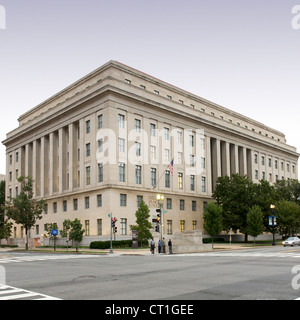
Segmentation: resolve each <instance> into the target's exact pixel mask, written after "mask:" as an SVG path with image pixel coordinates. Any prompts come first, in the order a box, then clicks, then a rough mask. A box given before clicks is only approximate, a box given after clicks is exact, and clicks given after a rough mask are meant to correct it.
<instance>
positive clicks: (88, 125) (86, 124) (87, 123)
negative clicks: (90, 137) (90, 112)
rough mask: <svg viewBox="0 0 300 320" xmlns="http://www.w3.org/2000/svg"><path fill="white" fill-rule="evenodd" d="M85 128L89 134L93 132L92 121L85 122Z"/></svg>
mask: <svg viewBox="0 0 300 320" xmlns="http://www.w3.org/2000/svg"><path fill="white" fill-rule="evenodd" d="M85 128H86V133H87V134H88V133H90V132H91V121H90V120H88V121H86V122H85Z"/></svg>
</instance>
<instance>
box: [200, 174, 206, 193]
mask: <svg viewBox="0 0 300 320" xmlns="http://www.w3.org/2000/svg"><path fill="white" fill-rule="evenodd" d="M201 184H202V185H201V188H202V192H206V177H202V178H201Z"/></svg>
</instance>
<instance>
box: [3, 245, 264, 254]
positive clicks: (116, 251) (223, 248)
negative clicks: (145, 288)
mask: <svg viewBox="0 0 300 320" xmlns="http://www.w3.org/2000/svg"><path fill="white" fill-rule="evenodd" d="M264 247H266V246H255V247H254V246H251V244H243V243H231V244H229V243H216V244H214V249H213V251H231V250H245V249H258V248H264ZM6 252H25V249H24V248H0V255H1V254H5V253H6ZM29 252H45V253H64V254H67V253H72V254H73V253H76V249H75V248H69V249H68V251H67V249H65V248H56V251H54V249H53V248H31V249H29ZM78 254H96V255H109V254H110V249H88V248H79V250H78ZM113 254H117V255H133V256H134V255H138V256H140V255H151V252H150V249H149V248H146V249H113ZM155 254H156V255H157V254H158V253H157V252H155ZM167 254H168V253H167ZM175 255H176V253H175Z"/></svg>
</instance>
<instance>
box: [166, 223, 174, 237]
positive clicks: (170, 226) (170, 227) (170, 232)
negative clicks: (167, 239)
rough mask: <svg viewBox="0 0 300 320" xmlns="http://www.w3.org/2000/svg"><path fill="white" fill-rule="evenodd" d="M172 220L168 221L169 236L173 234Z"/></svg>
mask: <svg viewBox="0 0 300 320" xmlns="http://www.w3.org/2000/svg"><path fill="white" fill-rule="evenodd" d="M172 232H173V231H172V220H167V234H172Z"/></svg>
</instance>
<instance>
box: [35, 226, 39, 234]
mask: <svg viewBox="0 0 300 320" xmlns="http://www.w3.org/2000/svg"><path fill="white" fill-rule="evenodd" d="M35 234H36V235H39V234H40V226H39V225H38V224H37V225H36V226H35Z"/></svg>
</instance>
